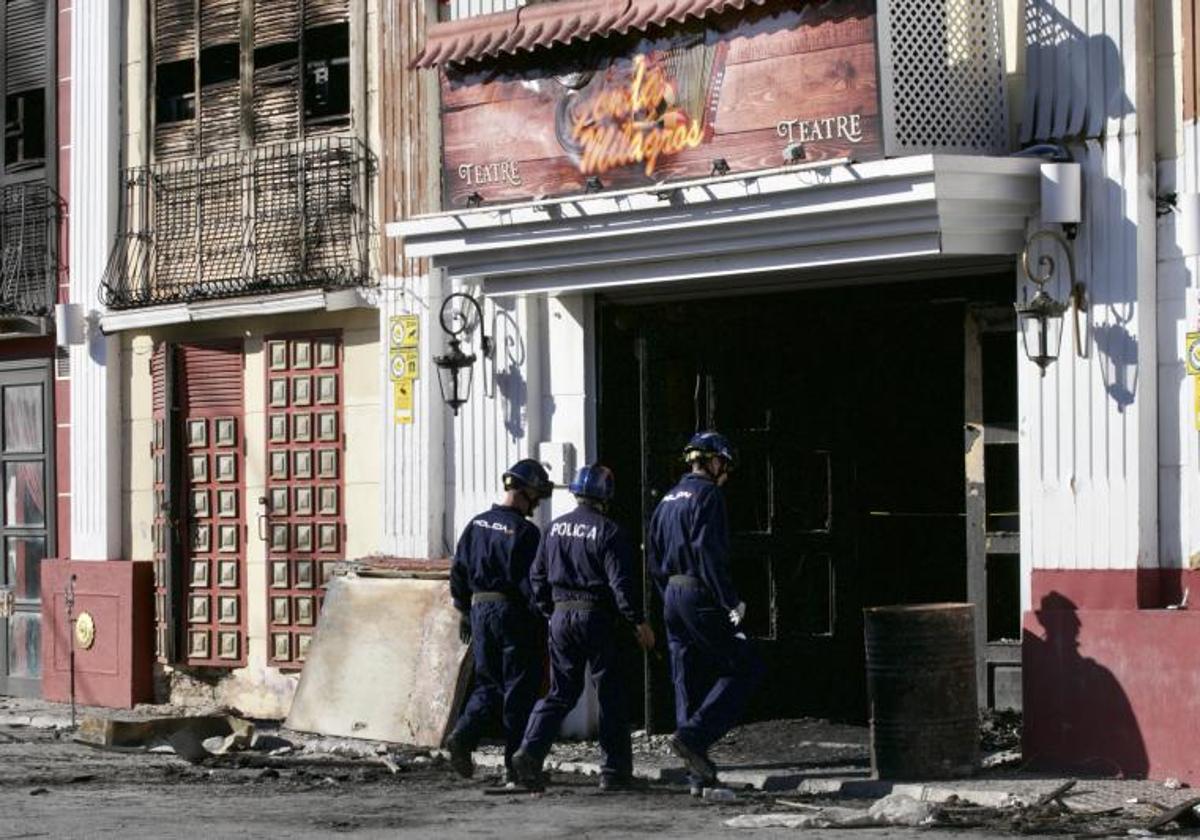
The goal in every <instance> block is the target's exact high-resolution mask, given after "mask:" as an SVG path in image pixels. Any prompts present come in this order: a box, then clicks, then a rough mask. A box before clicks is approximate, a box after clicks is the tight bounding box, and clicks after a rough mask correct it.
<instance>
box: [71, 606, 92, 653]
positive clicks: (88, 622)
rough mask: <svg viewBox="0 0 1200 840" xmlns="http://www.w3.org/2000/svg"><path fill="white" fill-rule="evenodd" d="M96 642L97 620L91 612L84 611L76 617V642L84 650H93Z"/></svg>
mask: <svg viewBox="0 0 1200 840" xmlns="http://www.w3.org/2000/svg"><path fill="white" fill-rule="evenodd" d="M95 643H96V622H95V620H94V619H93V618H92V614H91V613H86V612H82V613H80V614H79V617H78V618H77V619H75V644H76V645H78V646H79V647H80V648H82V649H83V650H91V647H92V645H93V644H95Z"/></svg>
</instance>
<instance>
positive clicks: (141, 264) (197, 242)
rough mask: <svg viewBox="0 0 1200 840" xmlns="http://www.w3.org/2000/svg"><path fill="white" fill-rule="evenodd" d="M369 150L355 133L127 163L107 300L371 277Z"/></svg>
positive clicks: (117, 303)
mask: <svg viewBox="0 0 1200 840" xmlns="http://www.w3.org/2000/svg"><path fill="white" fill-rule="evenodd" d="M374 169H375V161H374V157H373V155H372V154H371V152H370V151H369V150H368V149H367V148H366V146H364V145H363V144H362V143H361V142H359V141H358V140H356V139H354V138H351V137H322V138H319V139H314V140H308V141H299V142H289V143H277V144H271V145H267V146H258V147H255V148H252V149H246V150H242V151H238V152H229V153H222V154H217V155H212V156H209V157H205V158H189V159H185V160H174V161H169V162H165V163H159V164H154V165H152V166H144V167H135V168H132V169H129V170H127V171H126V173H125V179H124V203H123V207H122V213H123V216H122V228H121V231H120V232H119V233H118V235H117V242H116V246H115V247H114V248H113V252H112V255H111V257H110V258H109V263H108V268H107V270H106V271H105V274H104V280H103V282H102V286H101V290H100V296H101V299H102V300H103V302H104V304H105V305H106V306H108V307H109V308H110V309H131V308H134V307H139V306H153V305H156V304H165V303H180V302H187V301H195V300H208V299H213V298H225V297H241V296H248V295H259V294H270V293H273V292H280V291H288V290H294V289H306V288H307V289H313V288H325V289H329V288H345V287H349V286H366V285H371V284H372V275H371V264H370V251H371V238H372V237H371V232H372V216H371V207H370V196H371V190H370V188H369V187H370V179H371V177H372V175H373V173H374Z"/></svg>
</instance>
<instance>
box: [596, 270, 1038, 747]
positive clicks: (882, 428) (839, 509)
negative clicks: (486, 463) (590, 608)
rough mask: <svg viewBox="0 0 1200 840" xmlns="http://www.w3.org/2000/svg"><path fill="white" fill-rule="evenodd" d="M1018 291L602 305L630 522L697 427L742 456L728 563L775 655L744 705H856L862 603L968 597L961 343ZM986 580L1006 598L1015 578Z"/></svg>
mask: <svg viewBox="0 0 1200 840" xmlns="http://www.w3.org/2000/svg"><path fill="white" fill-rule="evenodd" d="M1012 285H1013V284H1012V279H1011V277H999V278H993V279H964V278H958V279H955V280H953V281H948V280H939V281H936V282H932V281H931V282H925V283H905V284H894V285H886V286H869V287H868V286H860V287H851V288H842V289H836V290H820V291H809V292H803V293H792V294H784V295H774V294H773V295H760V296H745V297H741V298H730V297H722V298H705V299H692V300H687V301H673V302H670V303H655V304H638V305H633V304H628V303H620V302H614V301H604V302H603V305H602V306H600V307H599V312H600V315H599V318H598V320H599V324H600V339H599V340H600V372H599V377H600V406H599V417H600V441H599V443H600V446H599V451H600V452H601V454H602V457H603V458H605V459H606V460H607V461H608V462H609V463H610V464H611V465H612V466H613V467H614V469H615V470H616V471H617V476H618V487H619V488H620V489H619V492H618V497H619V498H618V500H617V506H616V509H615V513H616V515H617V516H618V517H619V518H620V519H621V521H622V522H623V523H624V524H625V525H626V526H627V527H629V528H631V529H632V530H633V531H634V532H635V533H639V534H640V533H641V530H642V524H643V523H644V521H645V520H646V518H648V516H649V513H650V511H652V510H653V508H654V505H655V504H656V503H657V499H658V497H659V496H660V495H661V494H662V493H663V492H665V491H666V490H667V489H668V488H669V487H670V486H671V485H672V484H673V483H674V481H675V480H677V478H678V476H679V474H680V472H681V470H682V463H681V461H680V457H679V453H680V450H681V448H682V445H683V443H684V442H685V441H686V440H687V438H688V436H689V435H690V434H691V433H692V432H693V431H695V430H696V429H701V428H716V429H719V430H720V431H722V432H724V433H725V434H727V435H729V436H730V437H731V438H732V439H733V440H734V442H735V443H736V445H737V446H738V448H739V450H740V452H741V456H742V462H743V463H742V465H741V466H740V468H739V470H738V471H737V473H736V474H735V475H734V477H733V479H732V481H731V482H730V483H729V485H728V486H727V499H728V503H729V511H730V520H731V528H732V531H733V535H734V536H733V568H734V577H735V580H736V582H737V584H738V587H739V590H740V592H741V594H742V597H743V598H744V599H745V600H746V602H747V604H748V606H749V610H748V614H747V622H748V631H749V632H750V633H751V634H752V635H753V636H754V637H756V638H757V639H759V640H760V650H761V651H762V653H763V655H764V657H765V658H766V660H767V664H768V667H769V676H768V681H767V684H766V686H765V687H764V689H763V690H761V691H759V692H758V694H757V697H756V699H755V701H754V707H753V709H752V711H751V713H752V715H753V716H754V717H759V718H764V717H785V716H786V717H795V716H800V715H816V716H823V717H831V718H835V719H843V720H862V719H864V718H865V716H866V687H865V673H864V662H863V626H862V608H863V607H865V606H872V605H880V604H895V603H920V602H930V601H963V600H967V598H968V567H969V563H968V544H967V527H966V509H965V507H966V506H965V504H964V496H965V494H964V476H965V473H964V422H965V420H964V417H965V415H964V405H965V404H966V405H971V403H969V402H967V403H965V398H964V394H965V385H964V383H965V382H967V381H969V379H968V378H967V377H966V371H967V368H966V366H967V365H973V364H974V362H973V361H971V359H972V357H971V354H969V353H964V347H965V346H966V342H967V340H968V339H971V340H977V339H976V338H973V335H974V333H972V332H971V331H970V330H968V329H967V328H966V326H965V325H966V324H968V323H969V321H968V318H969V317H974V316H973V315H971V313H973V312H978V311H989V312H1001V313H1003V312H1006V311H1011V300H1012ZM1008 341H1009V342H1011V341H1012V336H1011V334H1010V335H1009V337H1008ZM1007 347H1009V348H1010V349H1011V352H1010V353H1008V354H1007V355H1001V356H1000V357H999V363H998V364H996V357H995V354H991V355H989V357H988V358H989V362H990V363H991V367H990V368H989V370H988V371H987V375H988V377H989V381H991V382H993V383H995V384H996V385H997V387H998V389H999V391H1000V392H1005V393H1006V392H1007V391H1009V390H1011V392H1012V399H1011V400H1007V398H1004V399H1000V400H997V399H996V398H994V397H990V398H989V400H985V402H988V401H990V402H991V403H992V404H993V405H995V406H999V405H1000V403H1002V402H1003V403H1005V406H1007V405H1011V406H1012V409H1013V415H1014V418H1015V365H1016V347H1015V343H1009V344H1007ZM985 390H986V389H985ZM1005 406H1001V409H1000V410H1002V411H1007V408H1006V407H1005ZM1013 449H1014V452H1015V447H1014V448H1013ZM1014 464H1015V459H1014ZM1011 480H1012V484H1013V487H1014V489H1015V480H1016V479H1015V474H1013V475H1012V476H1011ZM1014 498H1015V497H1014ZM972 562H978V563H982V562H983V558H982V557H981V558H975V559H974V560H973V561H972ZM1016 573H1017V572H1016V569H1015V568H1014V569H1012V571H1011V575H1010V576H1012V577H1013V581H1012V584H1014V585H1015V583H1016V577H1015V575H1016ZM991 577H992V575H991V574H989V575H988V582H989V583H992V581H991ZM995 588H996V590H997V592H1000V590H1002V589H1003V590H1004V592H1005V593H1008V592H1011V586H1010V585H1008V582H1007V580H1005V581H998V582H997V584H996V587H995ZM655 600H656V601H657V596H655ZM1002 600H1003V596H1002ZM1010 607H1011V611H1012V614H1013V619H1012V621H1013V623H1015V621H1016V616H1017V612H1016V610H1017V606H1016V604H1012V605H1010ZM652 613H653V614H660V610H659V609H657V607H656V608H655V609H653V610H652ZM990 623H991V624H996V625H997V626H999V625H1000V624H1003V622H1002V621H1001V622H997V621H996V620H995V618H994V617H993V621H992V622H990ZM667 668H668V666H667V660H666V657H665V656H664V657H663V658H662V659H661V660H653V661H652V662H651V665H650V668H649V671H650V691H649V700H648V704H649V706H651V707H652V708H653V714H654V718H655V724H656V727H658V728H664V727H667V726H669V724H670V722H671V708H672V707H671V688H670V680H669V674H668V671H667ZM985 700H986V698H985Z"/></svg>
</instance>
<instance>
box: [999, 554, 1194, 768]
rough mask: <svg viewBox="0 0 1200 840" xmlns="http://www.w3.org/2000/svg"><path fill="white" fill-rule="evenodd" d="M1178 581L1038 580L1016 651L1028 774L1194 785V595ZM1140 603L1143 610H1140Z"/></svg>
mask: <svg viewBox="0 0 1200 840" xmlns="http://www.w3.org/2000/svg"><path fill="white" fill-rule="evenodd" d="M1187 577H1189V574H1188V573H1182V574H1181V573H1179V572H1174V573H1167V572H1157V571H1154V570H1147V571H1143V572H1137V571H1133V570H1131V571H1128V572H1122V571H1108V570H1078V571H1062V570H1055V571H1036V570H1035V572H1034V575H1033V605H1034V609H1033V610H1032V611H1031V612H1028V613H1026V614H1025V619H1024V643H1023V684H1024V709H1025V711H1024V717H1025V730H1024V754H1025V759H1026V762H1028V763H1029V764H1030V766H1031V767H1033V768H1036V769H1044V770H1053V771H1059V772H1070V773H1092V774H1101V775H1118V776H1124V777H1127V778H1142V777H1149V778H1155V779H1162V778H1167V777H1171V776H1174V777H1176V778H1179V779H1183V780H1185V781H1187V782H1189V783H1191V784H1193V785H1196V784H1200V726H1197V725H1196V721H1197V719H1200V645H1198V644H1197V643H1196V640H1197V639H1200V588H1198V587H1197V586H1191V587H1190V588H1191V589H1192V590H1193V591H1194V592H1195V594H1196V596H1197V599H1196V601H1197V602H1196V605H1195V607H1196V608H1195V609H1192V610H1187V609H1178V610H1168V609H1165V607H1164V606H1163V602H1167V601H1168V599H1171V600H1173V599H1174V597H1175V593H1177V592H1179V591H1180V590H1181V588H1182V587H1183V586H1189V584H1190V583H1193V582H1197V581H1188V580H1184V579H1183V578H1187ZM1139 605H1140V606H1141V608H1139Z"/></svg>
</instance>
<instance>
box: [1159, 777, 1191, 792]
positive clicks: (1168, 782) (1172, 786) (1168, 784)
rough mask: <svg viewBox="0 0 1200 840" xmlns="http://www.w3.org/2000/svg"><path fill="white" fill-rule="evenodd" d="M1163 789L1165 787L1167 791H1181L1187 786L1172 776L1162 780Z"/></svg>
mask: <svg viewBox="0 0 1200 840" xmlns="http://www.w3.org/2000/svg"><path fill="white" fill-rule="evenodd" d="M1163 787H1165V788H1166V789H1167V790H1182V789H1183V788H1185V787H1187V785H1186V784H1184V783H1183V782H1181V781H1179V779H1176V778H1175V777H1174V776H1172V777H1170V778H1168V779H1165V780H1163Z"/></svg>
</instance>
